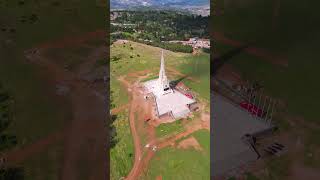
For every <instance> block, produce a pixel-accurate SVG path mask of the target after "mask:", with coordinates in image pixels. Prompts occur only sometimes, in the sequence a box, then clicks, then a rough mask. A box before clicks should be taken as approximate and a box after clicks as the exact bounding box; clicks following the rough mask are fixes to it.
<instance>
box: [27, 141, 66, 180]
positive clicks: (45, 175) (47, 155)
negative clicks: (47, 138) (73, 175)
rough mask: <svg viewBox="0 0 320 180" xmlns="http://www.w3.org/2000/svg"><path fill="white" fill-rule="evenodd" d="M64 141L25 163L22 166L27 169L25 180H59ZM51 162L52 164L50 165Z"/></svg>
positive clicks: (49, 147)
mask: <svg viewBox="0 0 320 180" xmlns="http://www.w3.org/2000/svg"><path fill="white" fill-rule="evenodd" d="M63 146H64V144H63V141H60V142H58V143H57V144H53V145H50V146H48V149H47V150H46V151H43V152H41V153H38V154H35V155H34V156H32V157H30V158H29V159H28V160H27V161H25V162H24V163H23V164H22V166H23V167H25V169H24V171H25V180H34V179H46V180H56V179H59V174H58V173H57V172H60V170H61V167H62V166H61V164H62V159H63V157H62V153H63ZM48 162H50V163H48Z"/></svg>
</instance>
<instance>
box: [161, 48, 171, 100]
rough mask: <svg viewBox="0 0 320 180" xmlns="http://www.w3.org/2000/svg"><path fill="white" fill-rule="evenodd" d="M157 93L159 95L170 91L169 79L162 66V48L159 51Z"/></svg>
mask: <svg viewBox="0 0 320 180" xmlns="http://www.w3.org/2000/svg"><path fill="white" fill-rule="evenodd" d="M158 93H159V94H161V95H164V94H168V93H172V89H171V88H170V86H169V81H168V78H167V76H166V71H165V68H164V57H163V50H162V51H161V64H160V72H159V79H158Z"/></svg>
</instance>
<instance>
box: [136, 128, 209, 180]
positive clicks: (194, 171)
mask: <svg viewBox="0 0 320 180" xmlns="http://www.w3.org/2000/svg"><path fill="white" fill-rule="evenodd" d="M191 135H192V136H193V137H195V138H196V139H197V141H198V142H199V144H200V145H201V147H202V148H203V150H202V151H196V150H193V149H184V150H182V149H176V148H171V147H167V148H165V149H162V150H160V151H158V152H157V153H156V155H155V157H154V158H153V159H152V160H151V162H150V164H149V168H148V170H147V171H146V172H145V173H144V174H143V176H142V177H141V179H155V178H156V177H158V176H162V179H177V180H180V179H181V180H182V179H183V180H189V179H190V180H192V179H210V133H209V131H206V130H199V131H196V132H194V133H193V134H191Z"/></svg>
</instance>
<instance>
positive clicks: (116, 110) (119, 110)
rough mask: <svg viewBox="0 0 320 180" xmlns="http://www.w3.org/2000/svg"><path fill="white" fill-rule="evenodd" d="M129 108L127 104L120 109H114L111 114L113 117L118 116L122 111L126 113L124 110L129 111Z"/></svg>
mask: <svg viewBox="0 0 320 180" xmlns="http://www.w3.org/2000/svg"><path fill="white" fill-rule="evenodd" d="M128 107H129V104H125V105H122V106H120V107H117V108H114V109H112V110H111V114H112V115H115V114H118V113H120V112H121V111H124V110H126V109H128Z"/></svg>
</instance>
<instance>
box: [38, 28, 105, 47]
mask: <svg viewBox="0 0 320 180" xmlns="http://www.w3.org/2000/svg"><path fill="white" fill-rule="evenodd" d="M106 35H107V32H106V31H105V30H103V29H102V30H96V31H92V32H87V33H84V34H81V35H77V36H65V37H63V38H61V39H58V40H56V41H52V42H47V43H43V44H39V45H37V46H36V48H40V49H51V48H64V47H70V46H79V45H80V44H81V43H84V42H86V41H88V40H91V39H105V37H106Z"/></svg>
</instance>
